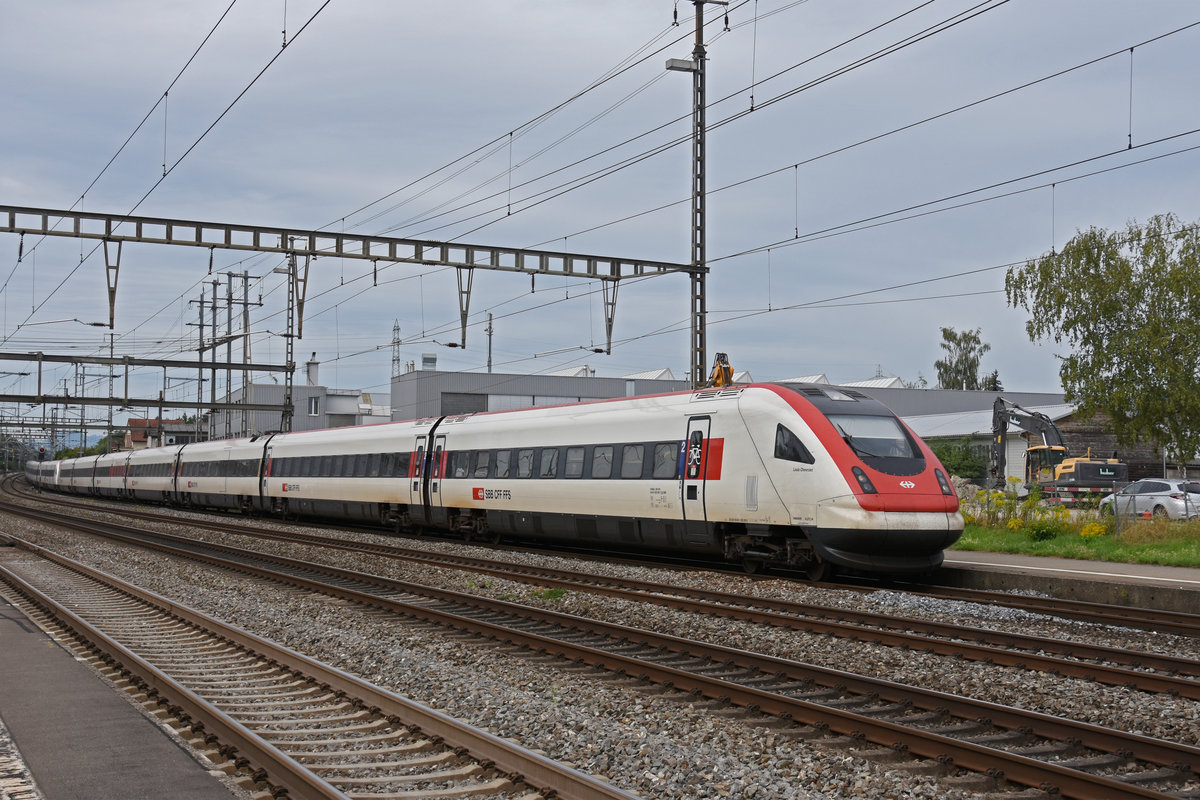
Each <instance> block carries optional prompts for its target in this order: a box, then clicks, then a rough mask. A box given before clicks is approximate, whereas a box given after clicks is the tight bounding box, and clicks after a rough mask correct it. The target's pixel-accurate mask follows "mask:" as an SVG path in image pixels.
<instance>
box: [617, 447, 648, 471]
mask: <svg viewBox="0 0 1200 800" xmlns="http://www.w3.org/2000/svg"><path fill="white" fill-rule="evenodd" d="M645 459H646V446H645V445H641V444H627V445H624V446H623V447H622V448H621V477H622V478H640V477H642V463H643V462H644V461H645Z"/></svg>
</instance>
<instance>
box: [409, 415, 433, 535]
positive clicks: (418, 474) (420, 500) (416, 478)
mask: <svg viewBox="0 0 1200 800" xmlns="http://www.w3.org/2000/svg"><path fill="white" fill-rule="evenodd" d="M425 441H426V440H425V437H424V436H418V437H417V440H416V442H415V443H414V444H413V457H412V461H411V462H410V464H409V468H408V481H409V486H410V488H411V489H412V495H411V498H412V499H411V503H412V505H413V506H420V508H421V511H420V513H419V514H413V518H414V520H415V521H416V522H417V523H418V524H422V525H428V524H429V497H428V495H427V494H426V493H425Z"/></svg>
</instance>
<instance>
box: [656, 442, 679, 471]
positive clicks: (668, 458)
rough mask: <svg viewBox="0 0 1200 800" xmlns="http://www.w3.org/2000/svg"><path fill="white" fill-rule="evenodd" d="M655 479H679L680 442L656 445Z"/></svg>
mask: <svg viewBox="0 0 1200 800" xmlns="http://www.w3.org/2000/svg"><path fill="white" fill-rule="evenodd" d="M654 477H656V478H678V477H679V443H678V442H659V443H658V444H656V445H654Z"/></svg>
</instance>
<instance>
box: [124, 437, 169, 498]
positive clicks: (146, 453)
mask: <svg viewBox="0 0 1200 800" xmlns="http://www.w3.org/2000/svg"><path fill="white" fill-rule="evenodd" d="M182 446H183V445H177V446H174V447H153V448H150V449H147V450H134V451H132V452H130V453H129V462H128V464H127V466H126V474H125V493H126V496H127V497H129V498H130V499H133V500H139V501H141V502H144V503H170V502H171V498H172V496H173V494H174V492H175V458H176V456H177V455H178V454H179V450H180V448H181V447H182Z"/></svg>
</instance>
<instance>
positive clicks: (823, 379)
mask: <svg viewBox="0 0 1200 800" xmlns="http://www.w3.org/2000/svg"><path fill="white" fill-rule="evenodd" d="M776 383H829V377H828V376H826V374H825V373H824V372H821V373H818V374H817V375H801V376H800V377H799V378H782V379H780V380H778V381H776Z"/></svg>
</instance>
